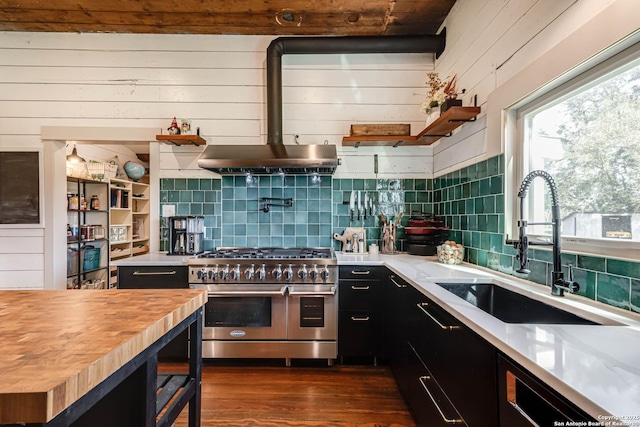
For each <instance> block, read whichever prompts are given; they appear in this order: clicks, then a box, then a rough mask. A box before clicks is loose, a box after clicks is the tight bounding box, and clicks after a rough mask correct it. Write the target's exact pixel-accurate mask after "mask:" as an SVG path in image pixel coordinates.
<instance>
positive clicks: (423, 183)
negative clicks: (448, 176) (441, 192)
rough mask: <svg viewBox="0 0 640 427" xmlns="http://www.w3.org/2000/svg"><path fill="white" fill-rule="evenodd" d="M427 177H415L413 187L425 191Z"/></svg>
mask: <svg viewBox="0 0 640 427" xmlns="http://www.w3.org/2000/svg"><path fill="white" fill-rule="evenodd" d="M427 181H430V180H427V179H416V180H415V186H416V187H415V188H416V191H426V190H427Z"/></svg>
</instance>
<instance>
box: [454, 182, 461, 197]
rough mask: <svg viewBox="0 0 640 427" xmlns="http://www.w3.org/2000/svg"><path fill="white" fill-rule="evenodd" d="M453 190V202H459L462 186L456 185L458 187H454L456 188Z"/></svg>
mask: <svg viewBox="0 0 640 427" xmlns="http://www.w3.org/2000/svg"><path fill="white" fill-rule="evenodd" d="M454 190H455V191H454V195H453V197H454V199H455V200H460V199H462V185H459V184H458V185H456V186H455V187H454Z"/></svg>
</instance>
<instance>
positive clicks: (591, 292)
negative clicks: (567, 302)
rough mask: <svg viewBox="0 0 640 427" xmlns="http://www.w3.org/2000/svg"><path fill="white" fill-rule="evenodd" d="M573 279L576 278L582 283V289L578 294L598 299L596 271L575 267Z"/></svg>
mask: <svg viewBox="0 0 640 427" xmlns="http://www.w3.org/2000/svg"><path fill="white" fill-rule="evenodd" d="M565 277H566V276H565ZM573 280H575V281H576V282H577V283H578V284H579V285H580V289H579V290H578V292H577V294H578V295H581V296H583V297H587V298H590V299H592V300H595V299H596V273H595V272H593V271H587V270H583V269H581V268H574V269H573Z"/></svg>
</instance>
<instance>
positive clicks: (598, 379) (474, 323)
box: [336, 252, 640, 426]
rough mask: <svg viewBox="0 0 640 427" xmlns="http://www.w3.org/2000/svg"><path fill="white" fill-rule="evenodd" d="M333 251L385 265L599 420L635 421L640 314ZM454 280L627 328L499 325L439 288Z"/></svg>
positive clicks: (639, 398) (639, 422) (469, 268)
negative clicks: (515, 293) (514, 293)
mask: <svg viewBox="0 0 640 427" xmlns="http://www.w3.org/2000/svg"><path fill="white" fill-rule="evenodd" d="M336 256H337V259H338V264H339V265H385V266H387V267H388V268H390V269H391V270H393V271H394V272H395V273H396V274H398V275H399V276H400V277H402V278H403V279H405V280H407V281H408V282H410V283H412V284H413V285H414V286H415V287H416V288H417V289H419V290H421V291H422V292H423V293H424V294H425V295H426V296H428V297H429V298H431V299H433V300H434V301H435V302H437V303H439V304H441V305H442V307H443V308H444V309H446V310H447V311H449V312H450V313H451V314H452V315H454V316H455V317H457V318H458V319H460V320H461V321H462V322H463V323H465V324H467V326H469V327H470V328H471V329H472V330H474V331H475V332H476V333H478V334H479V335H480V336H482V337H483V338H484V339H486V340H487V341H489V342H490V343H491V344H493V345H494V346H495V347H496V348H498V349H499V350H500V351H502V352H503V353H505V354H506V355H508V356H509V357H511V358H512V359H513V360H515V361H516V362H518V363H519V364H520V365H522V366H523V367H525V368H526V369H527V370H529V371H530V372H532V373H533V374H534V375H535V376H537V377H538V378H539V379H540V380H542V381H543V382H545V383H547V384H548V385H549V386H550V387H552V388H553V389H555V390H556V391H558V392H559V393H561V394H562V395H563V396H565V398H567V399H568V400H569V401H571V402H573V403H574V404H575V405H577V406H578V407H580V408H581V409H582V410H584V411H585V412H587V413H588V414H590V415H591V416H593V417H594V418H595V419H596V420H600V421H604V420H605V419H604V418H602V417H603V416H611V415H613V416H617V417H621V418H622V421H623V422H626V423H627V424H628V425H629V426H640V315H637V314H634V313H631V312H627V311H623V310H620V309H616V308H614V307H609V306H606V305H604V304H601V303H597V302H594V301H591V300H589V299H587V298H584V297H580V296H576V295H567V296H565V297H563V298H559V297H553V296H551V295H550V288H548V287H546V286H542V285H537V284H534V283H532V282H528V281H524V280H519V279H517V278H515V277H512V276H507V275H504V274H501V273H498V272H494V271H492V270H487V269H483V268H481V267H478V266H475V265H472V264H462V265H457V266H455V265H445V264H441V263H438V262H437V259H436V257H420V256H412V255H404V254H399V255H372V256H369V255H366V254H364V255H362V254H360V255H354V254H345V253H341V252H339V253H336ZM451 279H455V280H456V281H460V282H480V283H497V284H502V285H505V287H510V288H517V289H518V290H519V292H520V293H523V294H525V295H527V296H530V297H533V298H534V299H539V300H543V301H544V302H546V303H548V304H550V305H554V306H558V307H563V308H565V309H567V307H568V308H569V310H568V311H571V312H572V313H574V314H578V315H580V316H582V317H587V318H590V319H591V320H595V321H605V322H607V323H610V324H614V323H615V322H622V323H623V324H624V325H628V326H624V325H622V326H612V325H609V324H608V325H602V326H600V325H596V326H589V325H533V324H508V323H504V322H502V321H500V320H498V319H496V318H494V317H493V316H491V315H489V314H487V313H485V312H484V311H482V310H480V309H479V308H477V307H474V306H472V305H471V304H469V303H468V302H466V301H464V300H463V299H461V298H459V297H457V296H455V295H454V294H452V293H450V292H449V291H447V290H445V289H443V288H441V287H440V286H438V285H436V282H443V281H449V282H451Z"/></svg>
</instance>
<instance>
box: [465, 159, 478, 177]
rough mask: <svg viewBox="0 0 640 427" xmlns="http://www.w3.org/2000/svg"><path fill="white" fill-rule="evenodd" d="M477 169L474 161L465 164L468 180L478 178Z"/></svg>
mask: <svg viewBox="0 0 640 427" xmlns="http://www.w3.org/2000/svg"><path fill="white" fill-rule="evenodd" d="M477 169H478V167H477V164H476V163H474V164H472V165H469V166H467V176H468V177H469V180H470V181H473V180H474V179H478V171H477Z"/></svg>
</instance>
